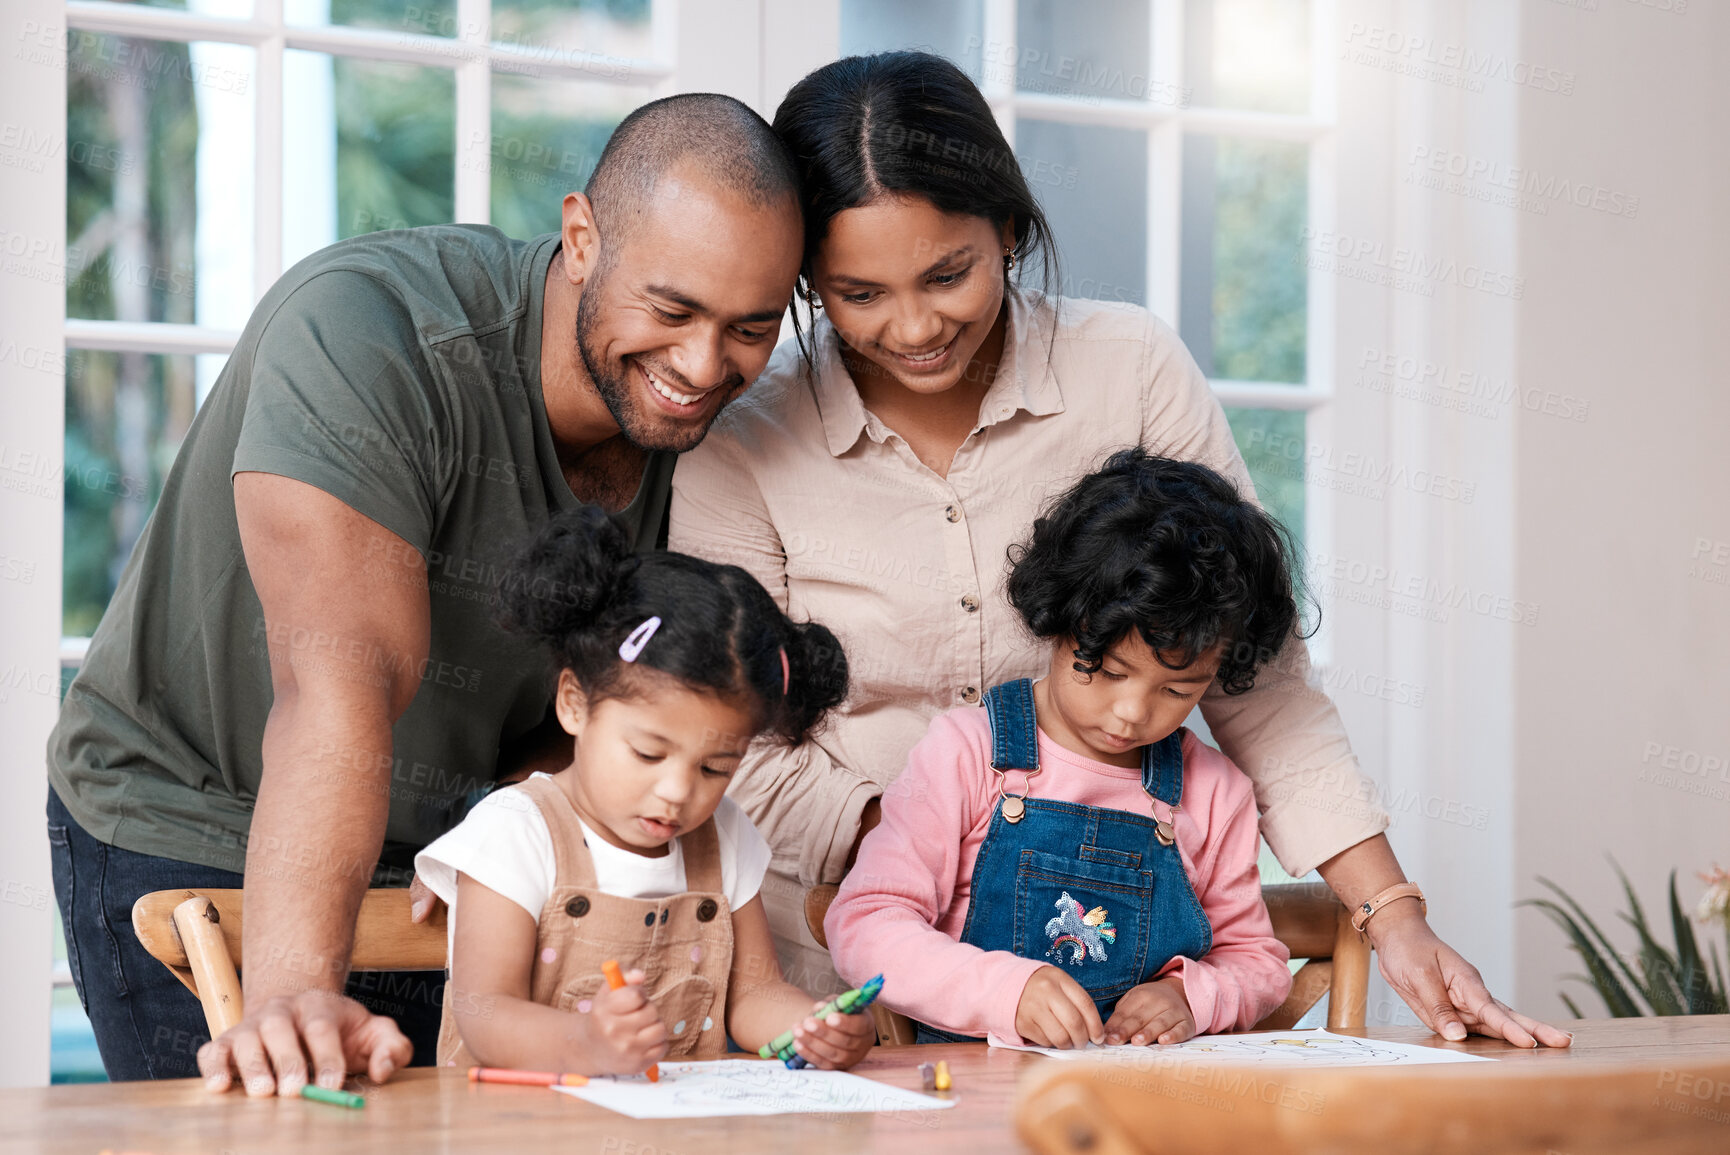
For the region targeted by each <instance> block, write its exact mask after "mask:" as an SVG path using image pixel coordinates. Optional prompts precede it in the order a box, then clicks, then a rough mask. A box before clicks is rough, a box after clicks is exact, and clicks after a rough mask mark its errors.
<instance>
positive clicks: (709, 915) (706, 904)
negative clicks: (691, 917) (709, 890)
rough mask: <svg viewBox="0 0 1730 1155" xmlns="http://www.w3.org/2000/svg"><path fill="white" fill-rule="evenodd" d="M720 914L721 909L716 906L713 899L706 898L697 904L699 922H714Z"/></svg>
mask: <svg viewBox="0 0 1730 1155" xmlns="http://www.w3.org/2000/svg"><path fill="white" fill-rule="evenodd" d="M719 913H721V908H720V907H719V906H717V905H716V904H715V900H714V899H712V898H705V899H704V900H703V901H702V902H699V903H698V904H697V921H698V922H712V921H714V918H715V916H716V915H717V914H719Z"/></svg>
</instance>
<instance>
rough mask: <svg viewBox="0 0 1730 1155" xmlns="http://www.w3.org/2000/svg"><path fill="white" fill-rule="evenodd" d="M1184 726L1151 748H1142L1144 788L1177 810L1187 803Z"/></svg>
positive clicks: (1142, 779)
mask: <svg viewBox="0 0 1730 1155" xmlns="http://www.w3.org/2000/svg"><path fill="white" fill-rule="evenodd" d="M1187 732H1188V731H1186V730H1185V729H1184V728H1183V727H1182V726H1179V727H1178V728H1177V729H1175V730H1173V731H1172V732H1171V733H1170V734H1167V735H1166V736H1165V737H1164V738H1163V739H1161V740H1160V741H1158V742H1155V743H1154V744H1153V745H1151V746H1143V747H1142V748H1141V788H1142V789H1143V790H1146V791H1147V792H1148V793H1149V794H1151V795H1153V796H1154V797H1155V798H1157V799H1159V800H1160V801H1161V802H1163V803H1165V804H1166V805H1167V806H1170V807H1172V808H1173V809H1176V807H1177V805H1178V803H1180V802H1182V801H1183V736H1184V734H1186V733H1187Z"/></svg>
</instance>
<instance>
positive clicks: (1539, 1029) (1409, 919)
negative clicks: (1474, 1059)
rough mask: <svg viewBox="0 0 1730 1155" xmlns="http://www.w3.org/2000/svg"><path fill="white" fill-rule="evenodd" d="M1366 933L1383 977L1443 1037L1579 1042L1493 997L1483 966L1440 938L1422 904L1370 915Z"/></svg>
mask: <svg viewBox="0 0 1730 1155" xmlns="http://www.w3.org/2000/svg"><path fill="white" fill-rule="evenodd" d="M1378 924H1379V925H1378ZM1365 929H1366V930H1367V931H1368V932H1369V935H1370V941H1371V942H1372V943H1373V944H1374V945H1375V948H1376V958H1377V959H1378V960H1379V962H1380V965H1381V968H1382V977H1383V978H1384V979H1386V980H1388V985H1389V986H1390V987H1393V988H1394V991H1395V992H1396V993H1397V994H1398V995H1399V996H1400V997H1401V998H1402V999H1404V1000H1406V1005H1407V1006H1409V1007H1411V1008H1412V1010H1413V1011H1415V1012H1417V1016H1418V1018H1420V1019H1422V1020H1423V1022H1424V1025H1425V1026H1426V1027H1428V1028H1430V1030H1432V1031H1434V1032H1436V1034H1438V1035H1440V1036H1442V1038H1444V1039H1448V1040H1450V1041H1452V1042H1459V1041H1460V1040H1461V1039H1464V1038H1465V1037H1466V1035H1467V1033H1468V1032H1470V1033H1472V1034H1479V1035H1488V1036H1489V1037H1490V1038H1493V1039H1506V1040H1507V1041H1508V1042H1510V1043H1512V1044H1513V1045H1514V1046H1516V1047H1536V1046H1537V1045H1538V1044H1539V1043H1542V1044H1543V1045H1544V1046H1546V1047H1566V1046H1568V1045H1569V1044H1571V1043H1572V1042H1573V1041H1574V1036H1572V1035H1570V1034H1568V1032H1566V1031H1561V1030H1557V1029H1556V1028H1555V1027H1552V1026H1550V1025H1549V1024H1548V1023H1541V1022H1539V1021H1538V1020H1537V1019H1534V1018H1531V1017H1529V1016H1527V1015H1522V1014H1521V1013H1520V1012H1518V1011H1516V1010H1513V1009H1512V1008H1510V1007H1509V1006H1508V1005H1507V1004H1505V1003H1503V1002H1501V1001H1499V1000H1497V999H1495V998H1493V997H1491V995H1490V991H1489V988H1488V987H1486V986H1485V985H1484V978H1483V976H1482V975H1480V974H1479V973H1478V968H1477V967H1475V966H1473V965H1472V964H1471V963H1469V962H1467V961H1466V960H1465V959H1464V958H1463V957H1461V955H1460V952H1459V951H1457V950H1455V949H1454V948H1453V947H1451V946H1449V945H1448V944H1447V943H1445V942H1443V941H1442V940H1441V939H1439V938H1437V937H1436V932H1435V931H1433V930H1431V929H1430V924H1429V923H1428V922H1426V921H1425V920H1424V916H1423V913H1422V911H1421V910H1420V909H1419V908H1418V904H1417V903H1415V902H1409V901H1402V902H1393V903H1389V904H1388V905H1387V906H1385V907H1383V908H1382V909H1380V910H1378V911H1377V912H1376V913H1375V914H1374V915H1373V916H1371V918H1370V921H1369V922H1368V923H1367V924H1366V926H1365Z"/></svg>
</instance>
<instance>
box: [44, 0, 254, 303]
mask: <svg viewBox="0 0 1730 1155" xmlns="http://www.w3.org/2000/svg"><path fill="white" fill-rule="evenodd" d="M253 70H254V53H253V51H252V50H251V49H250V48H241V47H236V46H234V45H227V44H204V43H196V44H183V43H171V42H168V41H162V40H146V39H142V38H139V37H130V36H105V35H99V34H95V33H79V34H78V35H76V36H73V37H70V38H69V40H68V49H67V69H66V76H67V81H66V84H67V89H66V148H65V152H66V157H65V162H66V264H65V270H64V273H65V279H66V314H67V316H69V317H80V318H89V319H95V320H120V321H172V322H181V323H193V322H200V323H203V324H209V325H222V326H230V325H232V326H235V327H238V325H239V324H240V323H241V322H242V321H244V319H245V310H246V306H247V305H248V304H249V303H250V301H251V277H252V199H253V198H252V123H253V88H254V83H253V82H254V72H253ZM56 159H58V158H56ZM207 277H209V278H212V280H211V281H210V282H209V283H207V282H206V278H207ZM236 279H238V281H239V283H240V284H241V285H242V286H243V289H242V291H241V294H240V297H239V299H238V301H237V300H236V299H235V297H234V293H233V288H232V286H233V283H234V282H235V280H236ZM201 287H202V288H203V289H204V292H202V293H201V292H200V291H199V290H200V288H201Z"/></svg>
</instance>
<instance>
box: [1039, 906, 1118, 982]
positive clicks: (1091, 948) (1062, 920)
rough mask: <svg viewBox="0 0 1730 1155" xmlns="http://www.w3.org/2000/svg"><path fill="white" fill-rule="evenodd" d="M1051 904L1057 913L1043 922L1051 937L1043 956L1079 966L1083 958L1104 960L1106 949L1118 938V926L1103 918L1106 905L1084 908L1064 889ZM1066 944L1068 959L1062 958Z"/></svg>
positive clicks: (1096, 960)
mask: <svg viewBox="0 0 1730 1155" xmlns="http://www.w3.org/2000/svg"><path fill="white" fill-rule="evenodd" d="M1052 905H1053V906H1055V907H1057V910H1058V915H1057V917H1056V918H1054V919H1052V920H1051V921H1050V922H1048V923H1046V924H1045V936H1046V937H1047V938H1049V939H1050V940H1051V947H1050V949H1048V950H1047V951H1046V952H1045V957H1046V958H1049V959H1056V960H1057V961H1058V962H1067V963H1068V964H1069V965H1070V966H1078V965H1080V964H1081V962H1082V961H1083V960H1084V959H1092V960H1093V961H1094V962H1104V961H1105V948H1106V947H1107V946H1109V945H1111V944H1113V943H1115V942H1116V941H1117V928H1116V927H1114V926H1112V925H1111V924H1110V923H1109V922H1107V921H1105V919H1106V912H1105V908H1104V907H1103V906H1096V907H1094V908H1093V909H1092V910H1084V909H1083V908H1082V905H1081V904H1080V903H1079V902H1076V901H1075V900H1074V899H1073V898H1071V897H1069V892H1068V891H1067V890H1066V891H1064V892H1063V897H1062V898H1060V899H1058V900H1057V901H1056V902H1055V903H1053V904H1052ZM1066 946H1067V947H1069V948H1070V955H1069V958H1067V959H1065V958H1064V957H1063V955H1064V951H1063V948H1064V947H1066Z"/></svg>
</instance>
